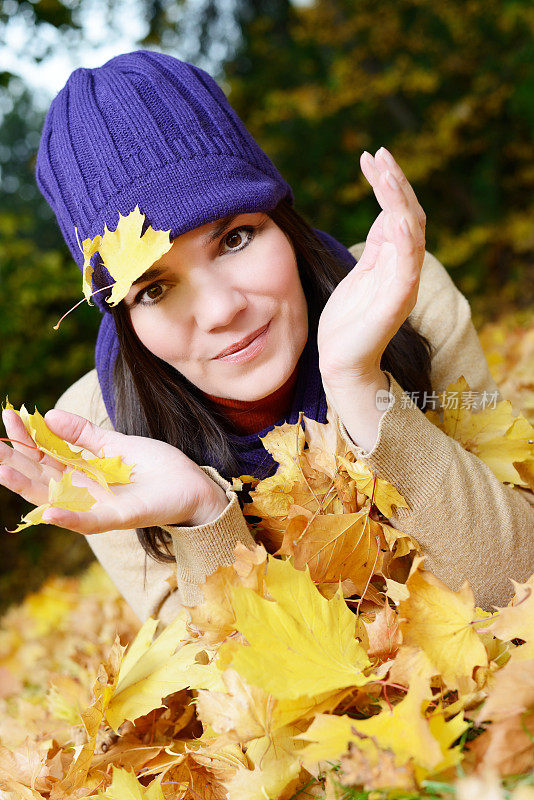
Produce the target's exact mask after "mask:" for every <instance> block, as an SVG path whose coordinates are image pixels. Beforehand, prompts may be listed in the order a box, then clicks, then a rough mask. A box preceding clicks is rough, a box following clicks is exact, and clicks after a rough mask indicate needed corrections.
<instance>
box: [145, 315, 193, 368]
mask: <svg viewBox="0 0 534 800" xmlns="http://www.w3.org/2000/svg"><path fill="white" fill-rule="evenodd" d="M151 317H152V318H151V320H150V321H148V320H147V321H146V322H145V321H144V320H143V321H141V322H138V323H137V324H136V323H134V329H135V332H136V333H137V336H138V338H139V339H140V340H141V342H142V343H143V344H144V345H145V347H146V348H147V349H148V350H150V352H151V353H153V354H154V355H155V356H158V358H161V359H162V360H163V361H181V360H182V359H183V358H184V357H185V358H187V355H185V353H186V352H187V348H185V347H184V345H183V335H181V334H180V332H179V331H176V329H175V328H173V327H172V326H169V325H168V324H165V322H164V321H162V320H159V319H158V318H157V315H151Z"/></svg>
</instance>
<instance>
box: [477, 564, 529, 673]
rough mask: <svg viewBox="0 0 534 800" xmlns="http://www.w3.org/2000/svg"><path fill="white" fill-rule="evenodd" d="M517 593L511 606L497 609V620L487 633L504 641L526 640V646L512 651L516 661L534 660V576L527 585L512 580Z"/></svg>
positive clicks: (488, 628) (489, 626)
mask: <svg viewBox="0 0 534 800" xmlns="http://www.w3.org/2000/svg"><path fill="white" fill-rule="evenodd" d="M512 583H513V585H514V589H515V593H514V597H513V598H512V600H511V602H510V604H509V605H507V606H505V607H503V608H497V613H496V614H495V619H494V621H493V622H492V623H491V625H488V627H487V628H486V631H487V632H488V633H490V634H491V635H492V636H497V638H499V639H502V640H503V641H509V640H511V639H516V638H517V639H524V641H525V644H523V645H521V646H520V647H518V648H517V649H516V650H514V651H512V657H513V658H514V660H517V659H518V658H519V659H523V658H534V575H532V576H531V577H530V578H529V579H528V581H526V582H525V583H518V581H514V580H513V579H512Z"/></svg>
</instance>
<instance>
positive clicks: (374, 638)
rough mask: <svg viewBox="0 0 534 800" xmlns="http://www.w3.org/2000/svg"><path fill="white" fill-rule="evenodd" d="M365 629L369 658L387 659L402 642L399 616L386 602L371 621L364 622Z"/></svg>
mask: <svg viewBox="0 0 534 800" xmlns="http://www.w3.org/2000/svg"><path fill="white" fill-rule="evenodd" d="M364 625H365V628H366V630H367V637H368V640H369V646H368V648H367V655H368V656H369V658H377V659H379V660H380V661H387V659H389V658H394V657H395V656H396V654H397V652H398V649H399V646H400V644H401V642H402V634H401V632H400V628H399V618H398V616H397V614H396V613H395V611H394V610H393V609H392V608H391V606H390V605H389V604H388V603H386V605H385V606H384V608H382V609H381V610H380V611H378V613H377V614H376V616H375V618H374V620H373V621H372V622H364Z"/></svg>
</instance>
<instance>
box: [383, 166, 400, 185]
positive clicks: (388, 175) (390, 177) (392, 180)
mask: <svg viewBox="0 0 534 800" xmlns="http://www.w3.org/2000/svg"><path fill="white" fill-rule="evenodd" d="M386 181H387V182H388V184H389V186H391V188H392V189H398V188H399V183H398V181H397V179H396V177H395V176H394V175H393V174H392V173H391V172H390V171H389V169H388V170H387V171H386Z"/></svg>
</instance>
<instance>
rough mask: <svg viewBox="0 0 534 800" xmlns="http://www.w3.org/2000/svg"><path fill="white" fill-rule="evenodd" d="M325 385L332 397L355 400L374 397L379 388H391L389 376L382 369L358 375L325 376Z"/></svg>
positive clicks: (326, 391)
mask: <svg viewBox="0 0 534 800" xmlns="http://www.w3.org/2000/svg"><path fill="white" fill-rule="evenodd" d="M323 387H324V390H325V393H326V394H327V396H329V397H331V398H332V399H339V400H340V401H344V400H345V399H348V398H350V399H352V400H354V398H355V397H358V398H362V397H368V398H371V397H374V396H375V395H376V392H378V391H379V390H385V391H388V390H389V378H388V376H387V375H386V373H385V372H382V370H377V371H375V372H370V373H366V374H363V373H360V374H357V375H347V374H344V375H342V376H339V375H338V376H329V377H326V378H324V377H323Z"/></svg>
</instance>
